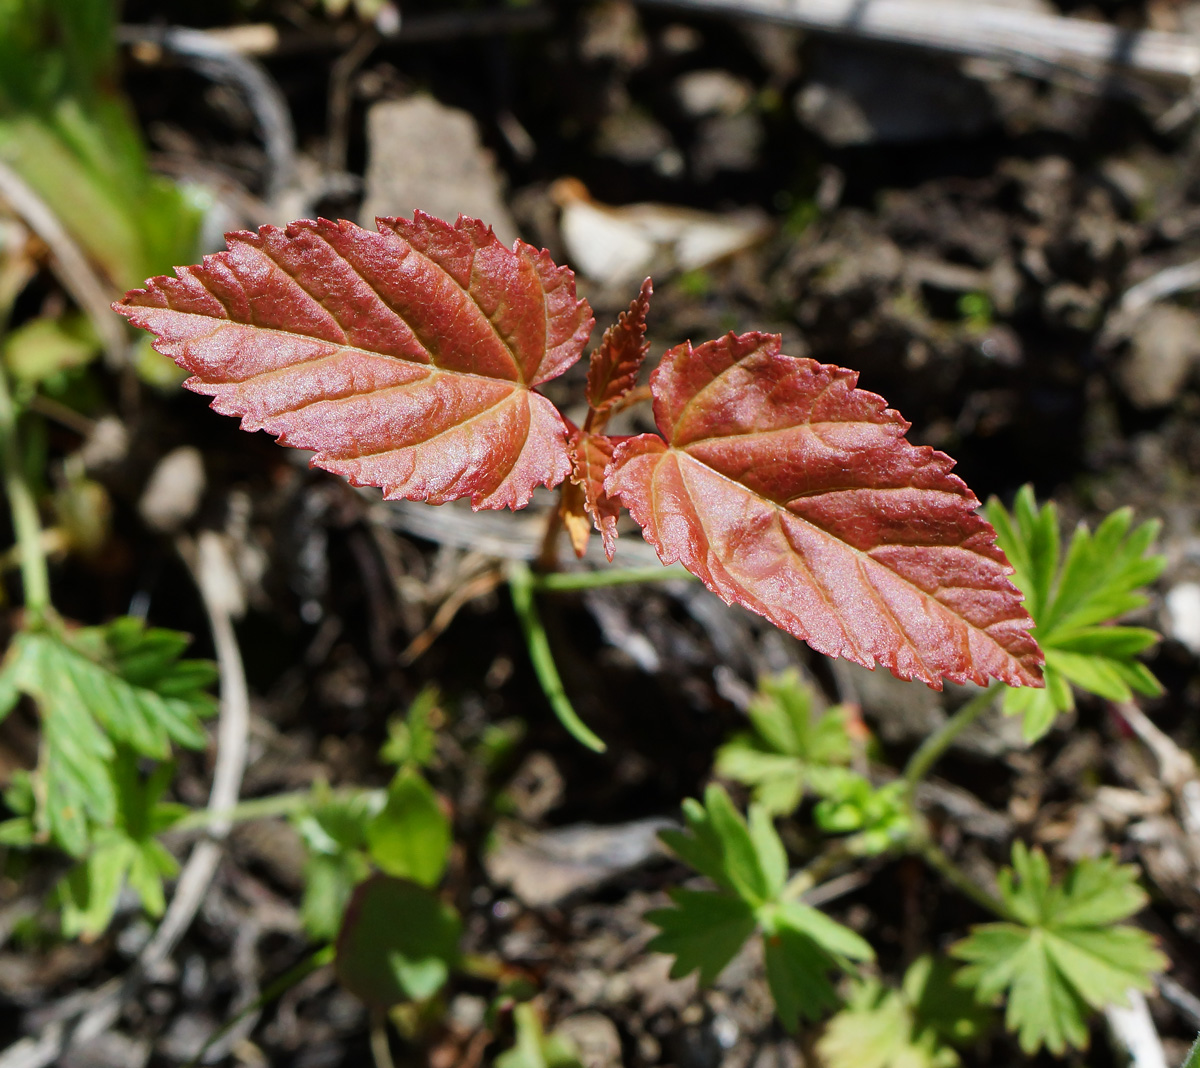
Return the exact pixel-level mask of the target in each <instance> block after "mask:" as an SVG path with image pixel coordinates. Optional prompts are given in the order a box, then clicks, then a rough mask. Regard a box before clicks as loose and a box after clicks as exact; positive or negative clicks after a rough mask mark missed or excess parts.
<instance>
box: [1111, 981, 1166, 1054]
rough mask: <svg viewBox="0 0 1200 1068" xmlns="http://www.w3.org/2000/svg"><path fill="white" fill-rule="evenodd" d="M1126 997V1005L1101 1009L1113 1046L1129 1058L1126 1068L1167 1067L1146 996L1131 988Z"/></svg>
mask: <svg viewBox="0 0 1200 1068" xmlns="http://www.w3.org/2000/svg"><path fill="white" fill-rule="evenodd" d="M1126 996H1127V997H1128V998H1129V1004H1128V1005H1127V1006H1119V1005H1109V1006H1108V1007H1107V1008H1106V1009H1105V1010H1104V1018H1105V1019H1106V1020H1107V1021H1108V1029H1109V1031H1110V1032H1111V1033H1112V1036H1113V1040H1114V1043H1115V1044H1116V1045H1118V1046H1119V1047H1120V1048H1121V1049H1122V1050H1123V1051H1124V1053H1125V1054H1126V1055H1127V1056H1128V1058H1129V1068H1167V1055H1166V1052H1165V1051H1164V1050H1163V1044H1162V1039H1161V1038H1159V1037H1158V1031H1157V1030H1156V1029H1155V1027H1154V1021H1153V1020H1152V1019H1151V1018H1150V1009H1149V1007H1148V1006H1147V1005H1146V998H1145V996H1144V995H1143V994H1142V992H1141V991H1140V990H1132V989H1131V990H1129V991H1128V993H1127V995H1126Z"/></svg>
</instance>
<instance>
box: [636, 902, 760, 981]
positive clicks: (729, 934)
mask: <svg viewBox="0 0 1200 1068" xmlns="http://www.w3.org/2000/svg"><path fill="white" fill-rule="evenodd" d="M671 900H672V901H673V902H674V903H675V907H674V908H669V909H655V910H654V911H653V912H648V913H647V914H646V919H647V921H649V922H650V923H652V924H654V926H655V927H658V928H659V929H660V930H661V933H660V934H658V935H656V936H655V937H654V938H653V939H651V941H650V943H649V945H648V946H647V947H646V948H647V949H649V950H650V952H652V953H671V954H674V956H675V961H674V963H673V964H672V965H671V977H672V978H673V979H682V978H683V977H684V976H685V975H688V974H689V973H691V972H693V971H696V970H699V972H700V982H701V983H704V984H708V983H711V982H712V981H713V980H714V979H716V977H717V976H718V975H719V974H720V973H721V971H722V969H723V968H724V967H725V965H727V964H728V963H729V962H730V961H731V960H733V958H734V957H735V956H736V955H737V953H738V950H740V949H741V948H742V946H743V945H745V944H746V941H747V939H749V938H750V936H751V935H752V934H754V931H755V928H756V925H757V921H756V919H755V916H754V909H753V908H752V907H751V906H749V905H747V904H746V902H745V901H743V900H742V899H741V898H740V897H734V896H733V895H732V894H726V893H714V892H711V891H706V890H672V891H671Z"/></svg>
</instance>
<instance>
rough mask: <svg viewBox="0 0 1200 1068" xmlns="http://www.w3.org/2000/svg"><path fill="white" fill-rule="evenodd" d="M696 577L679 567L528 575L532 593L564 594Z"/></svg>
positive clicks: (618, 568)
mask: <svg viewBox="0 0 1200 1068" xmlns="http://www.w3.org/2000/svg"><path fill="white" fill-rule="evenodd" d="M677 579H687V580H688V581H689V582H695V581H696V576H695V575H693V574H692V573H691V572H690V571H685V570H684V569H683V568H682V567H661V566H656V567H610V568H604V569H601V570H598V571H552V572H550V573H548V574H545V575H534V574H532V573H531V574H530V580H531V582H532V584H533V589H535V590H537V591H539V592H540V591H546V592H557V593H566V592H568V591H573V590H596V589H601V588H602V587H604V586H627V585H632V584H635V583H639V582H669V581H673V580H677Z"/></svg>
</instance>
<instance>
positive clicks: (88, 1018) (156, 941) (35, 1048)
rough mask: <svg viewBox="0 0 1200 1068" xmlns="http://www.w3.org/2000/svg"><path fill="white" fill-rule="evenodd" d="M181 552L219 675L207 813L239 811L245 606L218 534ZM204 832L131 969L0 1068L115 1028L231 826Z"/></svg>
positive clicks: (35, 1067) (1, 1057)
mask: <svg viewBox="0 0 1200 1068" xmlns="http://www.w3.org/2000/svg"><path fill="white" fill-rule="evenodd" d="M179 550H180V555H182V556H183V558H184V560H185V561H186V562H187V564H188V567H189V569H190V570H191V572H192V577H193V578H194V579H195V581H196V585H197V586H198V587H199V589H200V596H201V598H202V599H203V601H204V608H205V611H206V612H207V613H208V618H209V624H210V626H211V627H212V637H213V644H214V646H215V647H216V651H217V664H218V666H219V668H220V673H221V713H220V718H219V720H218V722H217V761H216V767H215V768H214V770H213V785H212V791H211V793H210V794H209V799H208V810H209V811H210V812H214V813H219V812H226V811H228V810H229V809H231V808H233V807H234V805H236V804H237V799H238V794H239V793H240V792H241V786H242V773H243V771H244V770H245V766H246V737H247V734H248V733H249V729H250V695H249V690H248V688H247V685H246V673H245V670H244V668H243V665H242V656H241V652H240V651H239V649H238V645H237V639H236V637H235V635H234V631H233V619H234V617H235V616H237V615H238V614H240V612H241V611H242V610H243V608H244V605H243V601H242V595H241V589H240V585H239V583H238V580H237V577H236V573H235V572H234V567H233V561H232V560H231V559H230V556H229V551H228V549H227V548H226V547H225V543H224V541H223V540H222V539H221V537H220V535H218V534H214V533H211V532H205V533H202V534H201V535H200V536H199V538H198V539H197V542H196V544H195V545H193V544H192V543H191V542H190V541H188V540H185V539H182V538H181V539H180V541H179ZM208 831H209V835H210V837H209V838H208V839H207V840H205V841H202V842H199V843H197V844H196V846H195V848H194V849H193V850H192V853H191V855H190V856H189V857H188V860H187V863H186V864H185V865H184V868H183V871H182V873H181V874H180V876H179V880H178V882H177V883H176V885H175V894H174V896H173V897H172V899H171V903H170V905H169V906H168V907H167V911H166V914H165V915H164V916H163V918H162V922H161V923H160V924H159V926H158V929H157V930H156V931H155V932H154V935H153V936H152V937H151V939H150V940H149V941H148V942H147V943H146V945H145V946H144V947H143V948H142V951H141V952H140V953H139V954H138V958H137V960H136V961H135V962H134V965H133V967H132V968H130V969H129V971H128V972H127V973H126V974H125V975H123V976H118V977H117V978H115V979H110V980H109V981H108V982H107V983H105V984H104V985H103V986H100V987H98V988H96V989H95V990H94V991H92V992H91V993H90V994H88V995H86V996H85V997H84V998H82V999H77V998H72V1005H73V1008H74V1010H75V1011H74V1012H73V1013H72V1015H71V1018H70V1019H65V1020H59V1021H57V1022H55V1023H53V1024H51V1025H50V1026H48V1027H46V1028H45V1029H44V1030H43V1031H42V1033H41V1035H39V1036H38V1037H37V1038H24V1039H21V1040H20V1041H19V1042H15V1043H13V1045H11V1046H9V1048H8V1049H7V1050H5V1051H4V1053H3V1054H0V1068H46V1066H47V1065H50V1064H53V1063H54V1062H55V1061H57V1060H58V1059H59V1058H60V1057H61V1056H62V1054H63V1052H64V1051H65V1050H67V1049H68V1048H69V1047H71V1046H77V1045H79V1044H80V1043H83V1042H88V1041H92V1040H94V1039H96V1038H97V1037H98V1036H100V1035H102V1034H104V1033H105V1032H106V1031H107V1030H108V1029H109V1028H111V1027H112V1026H113V1024H115V1023H116V1022H117V1019H118V1018H119V1017H120V1015H121V1010H122V1009H123V1008H124V1007H125V1006H126V1005H127V1004H128V1003H129V1002H130V1001H132V1000H133V999H134V998H135V997H137V995H138V993H139V991H140V989H141V986H142V982H143V980H144V979H145V978H146V977H147V976H148V975H150V974H152V973H153V972H154V970H155V969H156V968H157V967H158V966H159V965H160V964H162V963H163V961H165V960H166V959H167V958H168V957H169V956H170V955H171V953H172V952H174V949H175V946H176V945H177V944H178V943H179V940H180V939H181V938H182V937H183V935H184V934H185V933H186V931H187V929H188V927H189V926H191V923H192V920H193V919H194V918H195V916H196V913H197V911H198V910H199V908H200V904H201V902H202V901H203V899H204V895H205V893H206V892H207V891H208V887H209V885H210V883H211V882H212V878H213V875H214V874H215V873H216V870H217V863H218V862H219V860H220V858H221V846H220V844H219V842H218V841H217V840H218V839H220V838H222V837H224V836H225V835H226V834H227V833H228V831H229V822H228V820H223V819H220V818H217V819H214V820H213V821H212V822H211V823H210V824H209V826H208Z"/></svg>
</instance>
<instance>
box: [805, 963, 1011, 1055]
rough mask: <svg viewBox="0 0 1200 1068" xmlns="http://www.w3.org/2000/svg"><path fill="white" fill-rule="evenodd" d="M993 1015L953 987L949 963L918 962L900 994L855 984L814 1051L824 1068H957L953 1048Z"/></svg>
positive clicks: (871, 983) (873, 982) (866, 982)
mask: <svg viewBox="0 0 1200 1068" xmlns="http://www.w3.org/2000/svg"><path fill="white" fill-rule="evenodd" d="M991 1016H992V1014H991V1012H990V1011H988V1010H987V1009H986V1008H984V1007H983V1006H980V1005H979V1004H978V1003H977V1002H976V1001H975V999H974V998H973V997H972V995H971V992H970V991H969V990H967V989H964V988H963V987H962V986H960V985H958V984H956V983H955V982H954V977H953V967H952V966H951V965H950V964H949V963H948V962H946V961H934V959H933V958H932V957H928V956H925V957H918V958H917V959H916V960H915V961H914V962H913V963H912V964H911V965H910V966H909V968H908V971H906V972H905V973H904V980H903V982H902V983H901V985H900V987H899V989H893V988H890V987H887V986H884V985H883V983H881V982H879V981H878V980H877V979H869V978H868V979H861V980H859V981H857V982H855V983H854V984H853V989H852V991H851V993H850V995H849V997H847V999H846V1007H845V1008H844V1009H842V1010H841V1011H840V1012H838V1013H837V1014H836V1015H835V1016H834V1017H833V1018H832V1019H831V1020H830V1021H829V1023H828V1024H827V1025H826V1028H825V1033H824V1034H823V1035H822V1036H821V1039H820V1041H819V1042H818V1043H817V1052H818V1053H819V1054H820V1056H821V1060H822V1062H823V1063H824V1064H825V1065H826V1068H956V1066H957V1065H958V1064H959V1063H960V1058H959V1056H958V1053H957V1052H955V1050H954V1048H953V1046H954V1045H965V1044H967V1043H970V1042H974V1041H975V1040H976V1039H977V1038H979V1037H980V1036H981V1035H983V1034H985V1033H986V1032H987V1031H988V1030H989V1028H990V1027H991V1022H992V1021H991Z"/></svg>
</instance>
